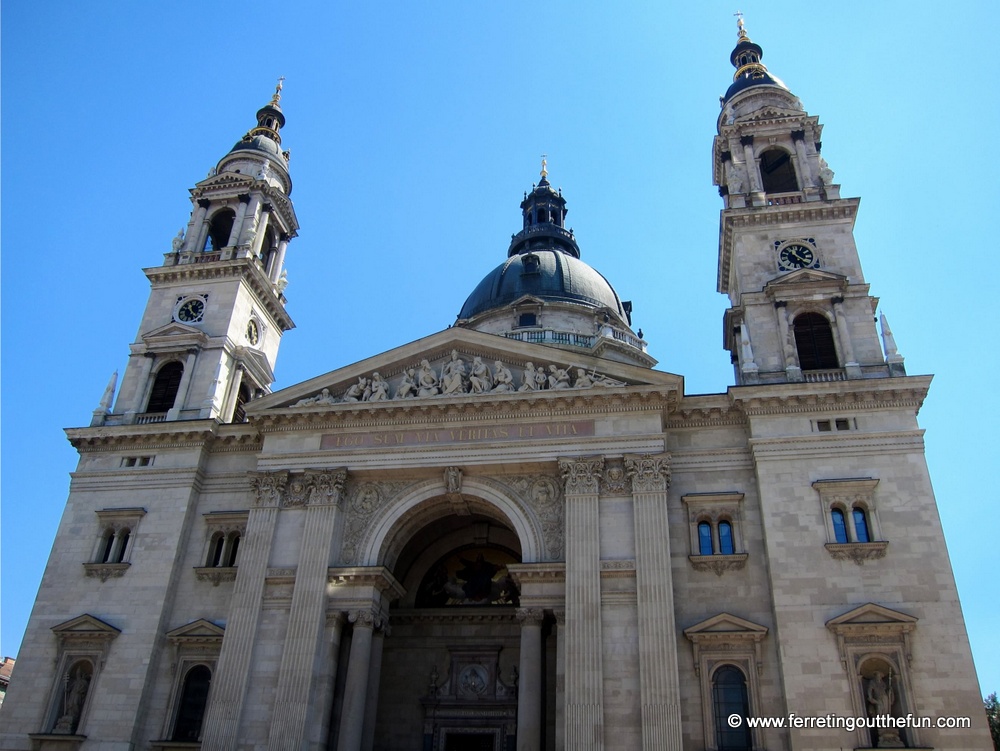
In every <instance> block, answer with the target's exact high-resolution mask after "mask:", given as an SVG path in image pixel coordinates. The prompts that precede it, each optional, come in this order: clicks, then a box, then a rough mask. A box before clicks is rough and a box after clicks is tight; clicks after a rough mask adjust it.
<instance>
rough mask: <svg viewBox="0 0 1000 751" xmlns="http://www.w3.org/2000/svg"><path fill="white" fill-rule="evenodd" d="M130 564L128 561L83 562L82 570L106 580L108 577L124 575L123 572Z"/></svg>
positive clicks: (88, 574) (113, 577) (115, 577)
mask: <svg viewBox="0 0 1000 751" xmlns="http://www.w3.org/2000/svg"><path fill="white" fill-rule="evenodd" d="M130 565H131V564H129V563H85V564H83V570H84V571H85V572H86V574H87V576H91V577H94V578H97V579H100V580H101V581H102V582H106V581H107V580H108V579H117V578H120V577H122V576H125V572H126V571H128V568H129V566H130Z"/></svg>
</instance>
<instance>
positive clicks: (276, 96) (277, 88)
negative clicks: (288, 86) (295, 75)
mask: <svg viewBox="0 0 1000 751" xmlns="http://www.w3.org/2000/svg"><path fill="white" fill-rule="evenodd" d="M283 88H285V77H284V76H278V85H277V86H275V87H274V96H273V97H271V104H277V103H278V102H279V101H280V100H281V90H282V89H283Z"/></svg>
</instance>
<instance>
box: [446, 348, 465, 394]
mask: <svg viewBox="0 0 1000 751" xmlns="http://www.w3.org/2000/svg"><path fill="white" fill-rule="evenodd" d="M441 393H442V394H464V393H465V363H464V362H463V361H462V359H461V358H460V357H459V356H458V351H457V350H454V349H453V350H452V351H451V359H450V360H449V361H448V362H446V363H445V364H444V367H443V368H441Z"/></svg>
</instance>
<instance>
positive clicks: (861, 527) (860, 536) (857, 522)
mask: <svg viewBox="0 0 1000 751" xmlns="http://www.w3.org/2000/svg"><path fill="white" fill-rule="evenodd" d="M851 515H852V516H853V517H854V534H855V536H856V537H857V540H855V542H871V535H869V534H868V515H867V514H866V513H865V510H864V509H863V508H861V507H860V506H855V507H854V509H853V510H852V511H851ZM838 542H839V541H838Z"/></svg>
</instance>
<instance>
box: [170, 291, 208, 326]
mask: <svg viewBox="0 0 1000 751" xmlns="http://www.w3.org/2000/svg"><path fill="white" fill-rule="evenodd" d="M204 315H205V301H204V300H201V299H199V298H197V297H192V298H191V299H190V300H185V301H184V302H183V303H181V306H180V307H179V308H178V309H177V320H178V321H181V322H182V323H197V322H198V321H200V320H201V319H202V316H204Z"/></svg>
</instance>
